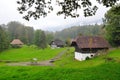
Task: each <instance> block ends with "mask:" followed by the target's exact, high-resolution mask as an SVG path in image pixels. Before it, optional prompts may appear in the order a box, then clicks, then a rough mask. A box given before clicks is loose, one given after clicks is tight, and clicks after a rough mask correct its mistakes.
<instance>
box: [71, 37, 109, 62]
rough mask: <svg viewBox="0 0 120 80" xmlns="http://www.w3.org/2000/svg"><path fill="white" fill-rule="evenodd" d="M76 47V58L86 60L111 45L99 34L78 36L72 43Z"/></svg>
mask: <svg viewBox="0 0 120 80" xmlns="http://www.w3.org/2000/svg"><path fill="white" fill-rule="evenodd" d="M71 46H74V47H75V59H77V60H80V61H82V60H86V58H87V57H89V58H92V57H93V56H95V54H96V52H97V51H99V50H107V49H108V48H109V47H110V45H109V43H108V42H107V41H106V40H105V39H104V38H102V37H98V36H78V37H77V38H76V39H74V40H73V41H72V43H71Z"/></svg>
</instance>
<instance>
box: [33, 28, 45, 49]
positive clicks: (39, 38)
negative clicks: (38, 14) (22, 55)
mask: <svg viewBox="0 0 120 80" xmlns="http://www.w3.org/2000/svg"><path fill="white" fill-rule="evenodd" d="M34 41H35V45H37V46H38V47H40V48H42V49H44V48H46V47H47V43H46V35H45V33H44V31H42V30H36V31H35V40H34Z"/></svg>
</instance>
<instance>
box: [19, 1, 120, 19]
mask: <svg viewBox="0 0 120 80" xmlns="http://www.w3.org/2000/svg"><path fill="white" fill-rule="evenodd" d="M96 1H97V2H98V3H102V4H103V5H104V6H106V7H109V6H113V5H115V4H116V3H117V2H118V1H119V0H96ZM53 2H54V1H52V0H19V1H17V3H18V4H19V5H20V7H18V11H19V12H20V13H21V14H23V13H25V12H27V15H25V16H24V17H23V18H24V19H26V20H28V21H29V19H30V18H31V17H33V18H34V19H38V18H40V16H43V17H46V16H47V14H48V13H50V12H52V11H53V10H54V8H55V6H53ZM56 5H58V6H59V7H61V10H60V11H58V12H57V15H61V14H64V15H65V18H66V17H68V16H71V17H74V18H76V17H78V16H79V13H78V12H77V10H79V9H83V11H84V16H92V15H95V13H96V11H97V9H98V7H97V6H93V5H92V1H90V0H56ZM92 6H93V7H92ZM33 8H34V9H33Z"/></svg>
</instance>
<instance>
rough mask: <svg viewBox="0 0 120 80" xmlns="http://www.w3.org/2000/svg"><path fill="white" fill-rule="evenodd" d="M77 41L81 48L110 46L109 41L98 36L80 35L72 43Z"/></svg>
mask: <svg viewBox="0 0 120 80" xmlns="http://www.w3.org/2000/svg"><path fill="white" fill-rule="evenodd" d="M74 42H75V43H76V44H77V46H78V47H79V48H109V47H110V45H109V43H108V42H107V41H106V40H105V39H104V38H102V37H98V36H78V37H77V38H76V39H75V40H74V41H72V43H74Z"/></svg>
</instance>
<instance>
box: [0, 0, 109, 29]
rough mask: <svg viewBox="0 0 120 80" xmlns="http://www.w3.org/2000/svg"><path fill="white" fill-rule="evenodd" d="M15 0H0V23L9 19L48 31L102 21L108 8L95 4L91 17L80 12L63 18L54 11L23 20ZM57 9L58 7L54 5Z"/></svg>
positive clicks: (5, 22) (4, 22)
mask: <svg viewBox="0 0 120 80" xmlns="http://www.w3.org/2000/svg"><path fill="white" fill-rule="evenodd" d="M16 1H17V0H0V24H7V23H8V22H10V21H19V22H21V23H23V24H24V25H26V26H32V27H34V28H35V29H42V30H49V31H58V30H62V29H64V28H67V27H71V26H74V25H83V24H84V25H85V24H94V23H98V24H100V23H102V18H103V17H104V14H105V13H106V11H107V10H108V8H105V7H103V6H102V5H99V4H96V3H95V2H94V4H96V5H97V6H99V9H98V11H97V13H96V15H95V16H92V17H87V18H85V17H83V15H82V14H83V13H80V14H81V16H80V17H79V18H70V17H69V18H67V19H64V16H56V15H55V14H56V13H55V12H53V13H51V14H49V15H48V16H47V17H46V18H41V19H39V20H33V19H31V20H30V21H26V20H24V19H23V18H22V17H23V15H21V14H19V12H18V11H17V6H18V4H17V3H16ZM94 1H95V0H94ZM56 9H58V7H56Z"/></svg>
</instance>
